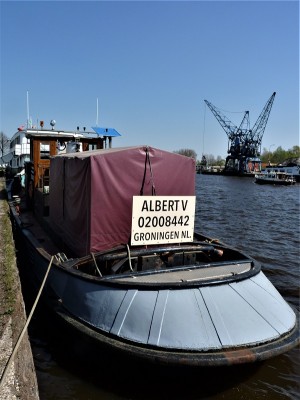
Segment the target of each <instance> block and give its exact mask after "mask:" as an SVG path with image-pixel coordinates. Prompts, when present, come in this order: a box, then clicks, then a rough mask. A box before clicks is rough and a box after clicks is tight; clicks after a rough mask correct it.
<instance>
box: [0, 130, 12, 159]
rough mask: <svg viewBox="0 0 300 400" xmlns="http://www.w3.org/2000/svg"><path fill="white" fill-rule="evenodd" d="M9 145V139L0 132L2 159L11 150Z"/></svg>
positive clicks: (0, 155) (0, 154)
mask: <svg viewBox="0 0 300 400" xmlns="http://www.w3.org/2000/svg"><path fill="white" fill-rule="evenodd" d="M9 143H10V140H9V139H8V137H7V136H6V135H5V134H4V133H3V132H0V157H2V156H3V154H5V153H6V152H7V150H8V149H9Z"/></svg>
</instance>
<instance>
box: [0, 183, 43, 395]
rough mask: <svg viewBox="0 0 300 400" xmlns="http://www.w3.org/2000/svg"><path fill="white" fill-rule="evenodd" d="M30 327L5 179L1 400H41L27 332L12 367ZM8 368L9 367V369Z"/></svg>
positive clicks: (0, 211)
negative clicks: (25, 329)
mask: <svg viewBox="0 0 300 400" xmlns="http://www.w3.org/2000/svg"><path fill="white" fill-rule="evenodd" d="M25 324H26V312H25V305H24V301H23V296H22V291H21V283H20V278H19V272H18V268H17V262H16V253H15V245H14V240H13V234H12V228H11V222H10V218H9V207H8V203H7V200H6V189H5V178H4V177H0V380H1V381H0V399H1V400H17V399H18V400H39V393H38V384H37V378H36V372H35V367H34V362H33V356H32V351H31V347H30V342H29V338H28V334H27V332H25V335H24V336H23V338H22V341H21V342H20V346H19V348H18V350H17V352H16V354H15V357H14V358H13V359H11V362H10V363H9V364H8V362H9V360H10V357H11V354H12V352H13V350H14V347H15V344H16V343H17V341H18V338H19V336H20V333H21V332H22V329H23V327H24V326H25ZM7 366H8V367H7Z"/></svg>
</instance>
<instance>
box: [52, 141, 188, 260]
mask: <svg viewBox="0 0 300 400" xmlns="http://www.w3.org/2000/svg"><path fill="white" fill-rule="evenodd" d="M50 168H51V169H50V193H49V205H50V222H51V225H52V227H53V229H54V230H55V232H56V233H57V234H58V235H59V237H60V238H61V239H62V241H63V242H64V243H65V244H66V245H67V246H68V247H69V248H70V249H71V250H72V252H73V253H74V255H76V256H78V257H80V256H84V255H87V254H89V253H91V252H97V251H101V250H106V249H109V248H112V247H114V246H117V245H119V244H125V243H129V241H130V234H131V213H132V197H133V196H138V195H147V196H148V195H152V194H154V192H155V194H156V195H159V196H167V195H170V196H193V195H195V161H194V160H193V159H191V158H188V157H185V156H182V155H179V154H175V153H170V152H167V151H164V150H159V149H156V148H153V147H149V146H137V147H127V148H113V149H104V150H95V151H89V152H82V153H72V154H63V155H59V156H56V157H53V158H52V159H51V167H50Z"/></svg>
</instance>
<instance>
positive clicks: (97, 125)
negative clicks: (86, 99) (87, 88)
mask: <svg viewBox="0 0 300 400" xmlns="http://www.w3.org/2000/svg"><path fill="white" fill-rule="evenodd" d="M96 126H98V97H97V118H96Z"/></svg>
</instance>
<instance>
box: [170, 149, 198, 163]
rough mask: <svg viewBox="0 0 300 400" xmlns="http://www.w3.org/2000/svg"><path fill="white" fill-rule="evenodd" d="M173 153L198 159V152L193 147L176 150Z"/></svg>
mask: <svg viewBox="0 0 300 400" xmlns="http://www.w3.org/2000/svg"><path fill="white" fill-rule="evenodd" d="M173 153H176V154H181V155H182V156H186V157H190V158H193V159H194V160H195V161H196V160H197V153H196V152H195V150H192V149H180V150H176V151H174V152H173Z"/></svg>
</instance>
